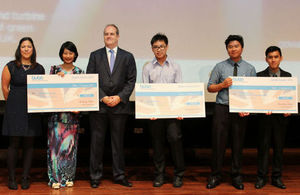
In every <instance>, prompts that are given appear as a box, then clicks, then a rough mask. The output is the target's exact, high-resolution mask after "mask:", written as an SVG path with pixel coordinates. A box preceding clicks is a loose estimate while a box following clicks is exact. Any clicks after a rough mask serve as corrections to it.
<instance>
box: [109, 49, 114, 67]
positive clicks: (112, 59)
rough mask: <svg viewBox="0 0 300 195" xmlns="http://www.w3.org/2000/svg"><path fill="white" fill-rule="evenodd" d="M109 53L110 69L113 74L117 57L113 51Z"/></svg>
mask: <svg viewBox="0 0 300 195" xmlns="http://www.w3.org/2000/svg"><path fill="white" fill-rule="evenodd" d="M109 52H110V53H111V55H110V64H109V67H110V72H112V71H113V69H114V65H115V55H114V53H115V52H114V50H112V49H111V50H109Z"/></svg>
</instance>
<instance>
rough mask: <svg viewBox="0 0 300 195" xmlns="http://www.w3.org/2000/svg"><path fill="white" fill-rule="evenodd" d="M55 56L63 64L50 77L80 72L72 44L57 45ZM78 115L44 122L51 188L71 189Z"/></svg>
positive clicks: (55, 115)
mask: <svg viewBox="0 0 300 195" xmlns="http://www.w3.org/2000/svg"><path fill="white" fill-rule="evenodd" d="M59 56H60V58H61V60H62V61H63V64H61V65H58V66H52V67H51V70H50V74H57V75H58V76H61V77H63V76H64V75H65V74H81V73H83V71H82V70H81V69H80V68H78V67H76V66H74V65H73V63H74V62H75V61H76V59H77V56H78V52H77V49H76V46H75V45H74V44H73V43H72V42H70V41H67V42H65V43H64V44H63V45H62V46H61V48H60V51H59ZM78 113H79V112H58V113H53V114H52V115H51V116H50V118H49V121H48V151H47V157H48V176H49V186H51V187H52V188H54V189H59V188H60V187H65V186H67V187H71V186H73V182H74V178H75V172H76V161H77V160H76V159H77V158H76V157H77V144H78V130H79V114H78Z"/></svg>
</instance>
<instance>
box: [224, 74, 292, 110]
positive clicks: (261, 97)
mask: <svg viewBox="0 0 300 195" xmlns="http://www.w3.org/2000/svg"><path fill="white" fill-rule="evenodd" d="M297 85H298V81H297V78H295V77H232V86H231V87H230V88H229V109H230V112H250V113H266V112H272V113H298V92H297Z"/></svg>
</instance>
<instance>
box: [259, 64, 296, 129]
mask: <svg viewBox="0 0 300 195" xmlns="http://www.w3.org/2000/svg"><path fill="white" fill-rule="evenodd" d="M279 70H280V77H291V76H292V75H291V73H289V72H286V71H284V70H282V69H281V68H279ZM256 76H258V77H270V74H269V67H268V68H266V69H265V70H263V71H261V72H258V73H257V74H256ZM260 117H261V116H260ZM276 117H277V118H276ZM278 117H280V120H281V122H282V123H284V124H285V125H286V123H287V119H286V118H284V117H283V116H282V114H272V115H271V116H266V115H263V118H262V120H265V119H266V118H268V119H272V118H274V119H275V120H279V119H278ZM274 119H272V120H274ZM263 123H264V124H266V125H269V123H267V122H266V121H264V122H263Z"/></svg>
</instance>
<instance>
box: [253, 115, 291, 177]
mask: <svg viewBox="0 0 300 195" xmlns="http://www.w3.org/2000/svg"><path fill="white" fill-rule="evenodd" d="M260 117H261V118H260V124H259V134H258V170H257V175H258V177H260V178H263V179H267V178H266V177H267V175H268V164H269V161H268V159H269V150H270V146H271V141H273V162H272V178H278V177H281V172H282V159H283V147H284V141H285V134H286V126H287V122H288V121H287V120H288V119H287V118H284V116H283V115H279V114H276V115H275V114H272V115H270V116H260Z"/></svg>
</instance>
